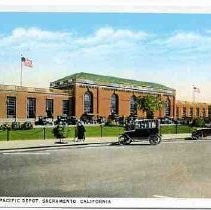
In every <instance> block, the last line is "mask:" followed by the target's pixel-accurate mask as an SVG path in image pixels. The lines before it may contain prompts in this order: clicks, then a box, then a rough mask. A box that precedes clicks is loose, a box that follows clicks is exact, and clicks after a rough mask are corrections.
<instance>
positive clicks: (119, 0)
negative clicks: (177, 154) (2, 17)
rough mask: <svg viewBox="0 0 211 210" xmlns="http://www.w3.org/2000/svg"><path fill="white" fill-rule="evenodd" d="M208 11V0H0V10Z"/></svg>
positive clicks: (209, 2)
mask: <svg viewBox="0 0 211 210" xmlns="http://www.w3.org/2000/svg"><path fill="white" fill-rule="evenodd" d="M8 11H12V12H15V11H16V12H44V11H45V12H109V13H110V12H120V13H123V12H124V13H126V12H127V13H128V12H144V13H211V1H210V0H169V1H168V0H59V1H58V0H33V1H32V0H31V1H30V0H0V12H8Z"/></svg>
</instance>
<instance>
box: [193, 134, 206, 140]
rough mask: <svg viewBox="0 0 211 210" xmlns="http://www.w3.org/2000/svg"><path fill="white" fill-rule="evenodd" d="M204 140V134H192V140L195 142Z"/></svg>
mask: <svg viewBox="0 0 211 210" xmlns="http://www.w3.org/2000/svg"><path fill="white" fill-rule="evenodd" d="M202 138H203V134H202V133H198V132H193V133H192V139H193V140H199V139H202Z"/></svg>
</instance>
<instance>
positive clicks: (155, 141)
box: [149, 135, 161, 145]
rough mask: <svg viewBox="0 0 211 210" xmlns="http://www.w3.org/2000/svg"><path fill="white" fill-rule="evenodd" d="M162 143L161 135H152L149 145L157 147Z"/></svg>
mask: <svg viewBox="0 0 211 210" xmlns="http://www.w3.org/2000/svg"><path fill="white" fill-rule="evenodd" d="M160 142H161V137H160V136H159V135H151V136H150V137H149V143H150V144H151V145H157V144H160Z"/></svg>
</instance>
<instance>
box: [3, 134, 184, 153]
mask: <svg viewBox="0 0 211 210" xmlns="http://www.w3.org/2000/svg"><path fill="white" fill-rule="evenodd" d="M174 140H184V141H186V140H185V139H184V138H181V137H180V138H174V139H170V138H169V139H163V140H162V141H164V142H170V141H174ZM112 143H118V142H117V141H103V142H90V143H89V142H87V143H86V142H83V143H80V142H79V143H78V142H73V143H61V144H59V143H56V142H55V143H54V144H55V145H46V146H28V147H13V148H4V149H1V148H0V152H2V151H10V150H23V149H39V148H40V149H41V148H62V147H73V146H85V145H94V144H112Z"/></svg>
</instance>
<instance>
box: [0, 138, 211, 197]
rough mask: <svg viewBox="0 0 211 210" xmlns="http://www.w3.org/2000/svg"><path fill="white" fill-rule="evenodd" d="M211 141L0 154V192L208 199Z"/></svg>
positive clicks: (210, 174)
mask: <svg viewBox="0 0 211 210" xmlns="http://www.w3.org/2000/svg"><path fill="white" fill-rule="evenodd" d="M210 162H211V141H206V140H203V141H173V142H163V143H162V144H160V145H157V146H151V145H148V144H147V143H146V144H143V143H142V144H140V143H136V144H131V145H129V146H118V145H115V144H114V145H109V144H107V145H106V144H103V145H99V144H98V145H87V146H74V147H68V148H64V149H61V148H60V149H48V150H33V151H32V150H24V151H21V152H20V151H17V152H11V153H10V152H4V153H1V154H0V196H27V197H28V196H34V197H36V196H39V197H40V196H41V197H44V196H53V197H54V196H55V197H59V196H65V197H66V196H67V197H134V198H147V197H150V198H154V197H185V198H211V164H210Z"/></svg>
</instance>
